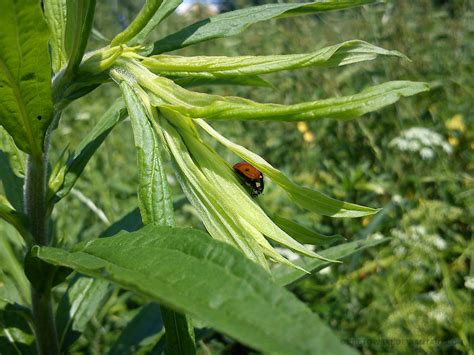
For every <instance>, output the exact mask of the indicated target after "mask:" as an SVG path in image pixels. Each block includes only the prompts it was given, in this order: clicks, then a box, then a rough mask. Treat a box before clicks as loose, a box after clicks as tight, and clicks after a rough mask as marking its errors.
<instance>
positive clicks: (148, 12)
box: [110, 0, 172, 47]
mask: <svg viewBox="0 0 474 355" xmlns="http://www.w3.org/2000/svg"><path fill="white" fill-rule="evenodd" d="M162 1H163V0H146V3H145V5H144V6H143V7H142V9H141V10H140V12H139V13H138V15H137V17H135V19H134V20H133V21H132V23H131V24H130V25H128V27H127V28H126V29H125V30H124V31H122V32H120V33H119V34H118V35H117V36H115V38H114V39H113V40H112V42H111V43H110V45H111V46H112V47H113V46H117V45H119V44H125V43H128V42H129V41H130V40H132V39H133V38H134V37H135V36H137V35H139V34H140V33H142V35H145V36H146V34H147V33H146V32H147V31H150V30H151V29H153V27H154V26H153V24H152V22H151V24H150V25H149V26H150V27H148V28H147V25H148V24H149V23H150V21H154V20H155V18H154V15H155V13H156V12H157V11H158V8H159V7H160V5H161V3H162ZM171 11H172V10H171Z"/></svg>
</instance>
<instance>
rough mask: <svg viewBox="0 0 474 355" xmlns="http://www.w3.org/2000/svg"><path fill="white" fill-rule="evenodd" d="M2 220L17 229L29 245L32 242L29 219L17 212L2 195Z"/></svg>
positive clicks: (0, 203)
mask: <svg viewBox="0 0 474 355" xmlns="http://www.w3.org/2000/svg"><path fill="white" fill-rule="evenodd" d="M0 218H1V219H3V220H5V221H6V222H8V223H10V224H11V225H12V226H13V227H15V229H16V230H17V231H18V232H19V233H20V234H21V236H22V237H23V238H24V239H25V241H27V242H28V243H30V242H31V241H32V239H31V234H30V232H29V223H28V218H27V217H26V215H24V214H23V213H22V212H18V211H16V210H15V209H14V208H13V207H12V206H11V205H10V203H9V202H8V201H7V199H6V198H5V197H3V196H2V195H0Z"/></svg>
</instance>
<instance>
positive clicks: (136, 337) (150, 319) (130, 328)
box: [109, 303, 163, 355]
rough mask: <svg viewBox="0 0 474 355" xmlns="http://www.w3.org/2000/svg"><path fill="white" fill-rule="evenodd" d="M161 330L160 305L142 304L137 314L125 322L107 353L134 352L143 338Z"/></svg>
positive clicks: (121, 353) (119, 354)
mask: <svg viewBox="0 0 474 355" xmlns="http://www.w3.org/2000/svg"><path fill="white" fill-rule="evenodd" d="M160 331H163V320H162V319H161V311H160V306H159V305H157V304H155V303H149V304H146V305H145V306H143V308H142V309H141V310H140V311H139V312H138V314H137V315H136V316H135V317H133V319H132V320H131V321H130V322H128V323H127V325H126V327H125V329H124V330H123V331H122V333H121V334H120V336H119V337H118V339H117V341H116V342H115V343H114V344H113V346H112V348H111V349H110V351H109V355H129V354H134V353H136V352H137V350H138V349H139V344H140V342H141V341H143V340H144V339H146V338H148V337H150V336H152V335H155V334H158V333H160Z"/></svg>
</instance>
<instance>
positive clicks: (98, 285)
mask: <svg viewBox="0 0 474 355" xmlns="http://www.w3.org/2000/svg"><path fill="white" fill-rule="evenodd" d="M109 291H110V285H109V283H108V282H106V281H104V280H101V279H93V278H89V277H83V276H76V277H75V278H74V279H73V280H72V283H71V284H70V286H69V288H68V289H67V291H66V293H65V294H64V295H63V297H62V298H61V301H60V302H59V305H58V311H57V312H56V326H57V329H58V336H59V343H60V346H61V349H63V350H64V351H65V350H66V349H67V348H68V347H69V346H70V345H71V344H72V343H73V342H74V341H76V340H77V339H78V338H79V336H80V335H81V334H82V332H83V331H84V330H85V329H86V326H87V324H88V323H89V321H90V320H91V319H92V317H94V315H95V314H96V313H97V311H98V310H99V308H100V307H101V306H102V304H103V303H104V302H105V300H106V298H107V297H108V294H109Z"/></svg>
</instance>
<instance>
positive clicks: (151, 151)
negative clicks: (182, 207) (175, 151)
mask: <svg viewBox="0 0 474 355" xmlns="http://www.w3.org/2000/svg"><path fill="white" fill-rule="evenodd" d="M120 88H121V89H122V94H123V97H124V100H125V103H126V105H127V109H128V114H129V116H130V120H131V122H132V129H133V135H134V141H135V147H136V148H137V160H138V171H139V185H138V203H139V206H140V213H141V216H142V220H143V223H144V224H148V223H158V224H161V225H168V226H174V214H173V203H172V199H171V194H170V191H169V187H168V182H167V179H166V172H165V171H164V168H163V162H162V159H161V154H160V147H159V146H158V139H157V136H156V134H155V132H154V131H153V128H152V126H151V123H150V122H149V120H148V117H149V116H151V115H152V113H151V112H150V111H148V112H147V108H146V107H145V106H144V103H143V102H142V101H141V99H140V98H139V97H138V96H137V95H136V94H135V92H134V91H133V89H132V88H131V87H130V86H129V85H128V84H127V83H126V82H122V83H121V84H120ZM149 107H150V109H151V106H149Z"/></svg>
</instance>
